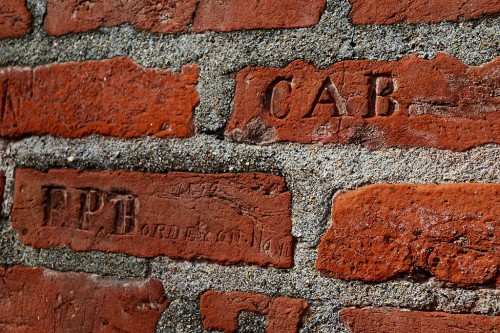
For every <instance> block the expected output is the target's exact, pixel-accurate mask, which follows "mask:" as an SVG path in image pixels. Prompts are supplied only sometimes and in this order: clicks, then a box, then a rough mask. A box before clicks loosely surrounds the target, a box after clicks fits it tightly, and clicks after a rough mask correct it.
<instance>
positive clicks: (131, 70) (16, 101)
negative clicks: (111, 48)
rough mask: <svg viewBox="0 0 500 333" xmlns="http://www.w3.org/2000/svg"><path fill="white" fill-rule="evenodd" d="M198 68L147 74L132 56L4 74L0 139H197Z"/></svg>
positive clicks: (1, 76) (8, 70)
mask: <svg viewBox="0 0 500 333" xmlns="http://www.w3.org/2000/svg"><path fill="white" fill-rule="evenodd" d="M197 82H198V66H196V65H186V66H184V67H183V68H182V70H181V72H178V73H177V72H172V71H169V70H163V69H147V68H144V67H141V66H138V65H136V64H135V63H134V62H133V61H132V60H130V59H128V58H114V59H110V60H101V61H85V62H70V63H63V64H51V65H48V66H41V67H36V68H33V69H32V68H29V69H24V68H17V67H13V68H4V69H1V70H0V97H1V99H0V110H2V120H1V122H0V135H2V136H4V137H19V136H24V135H31V134H34V135H43V134H51V135H55V136H63V137H68V138H78V137H83V136H86V135H90V134H100V135H106V136H115V137H124V138H131V137H141V136H146V135H155V136H157V137H162V138H165V137H187V136H190V135H192V134H193V131H194V129H193V112H194V108H195V107H196V106H197V105H198V102H199V96H198V93H197V91H196V89H195V85H196V84H197Z"/></svg>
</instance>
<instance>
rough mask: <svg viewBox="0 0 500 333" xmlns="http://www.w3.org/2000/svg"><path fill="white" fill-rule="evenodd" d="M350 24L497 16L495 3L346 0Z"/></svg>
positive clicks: (477, 0)
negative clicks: (349, 10) (347, 0)
mask: <svg viewBox="0 0 500 333" xmlns="http://www.w3.org/2000/svg"><path fill="white" fill-rule="evenodd" d="M349 1H350V3H351V4H352V10H351V12H350V15H349V16H350V17H351V19H352V22H353V23H354V24H392V23H396V22H402V21H407V22H408V23H419V22H430V23H435V22H441V21H458V20H460V19H463V20H471V19H478V18H481V17H483V16H487V15H498V14H500V1H498V0H493V1H490V0H474V1H469V0H454V1H448V0H433V1H431V2H429V1H427V0H349Z"/></svg>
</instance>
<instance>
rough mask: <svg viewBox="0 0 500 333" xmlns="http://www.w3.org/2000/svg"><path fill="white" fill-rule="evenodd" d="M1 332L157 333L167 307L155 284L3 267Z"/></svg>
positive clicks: (36, 269)
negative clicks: (160, 319)
mask: <svg viewBox="0 0 500 333" xmlns="http://www.w3.org/2000/svg"><path fill="white" fill-rule="evenodd" d="M0 296H1V297H0V299H1V300H2V301H0V313H1V314H2V319H1V320H0V331H1V332H8V333H28V332H118V331H119V332H137V333H139V332H140V333H143V332H144V333H146V332H155V330H156V325H157V322H158V319H159V317H160V315H161V314H162V312H163V311H164V310H165V309H166V308H167V306H168V301H167V300H166V299H165V294H164V290H163V286H162V284H161V283H160V282H159V281H156V280H131V279H116V278H104V277H99V276H97V275H91V274H83V273H60V272H56V271H51V270H48V269H41V268H26V267H12V268H1V267H0Z"/></svg>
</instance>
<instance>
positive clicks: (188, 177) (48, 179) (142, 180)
mask: <svg viewBox="0 0 500 333" xmlns="http://www.w3.org/2000/svg"><path fill="white" fill-rule="evenodd" d="M290 209H291V197H290V193H289V192H288V191H287V189H286V185H285V182H284V180H283V179H282V178H280V177H278V176H274V175H267V174H261V173H245V174H220V175H205V174H192V173H184V172H172V173H169V174H166V175H161V174H151V173H140V172H125V171H102V172H90V171H89V172H85V171H83V172H79V171H77V170H51V171H49V172H48V173H42V172H38V171H34V170H25V169H20V170H17V172H16V184H15V193H14V207H13V212H12V216H13V220H12V223H13V225H14V227H15V228H16V229H17V230H18V231H19V235H20V237H21V241H22V242H23V243H25V244H28V245H31V246H34V247H37V248H55V247H61V246H65V245H67V246H69V247H70V248H71V249H73V250H75V251H92V250H98V251H104V252H120V253H127V254H131V255H135V256H140V257H154V256H158V255H167V256H169V257H172V258H177V259H187V260H192V259H208V260H211V261H215V262H218V263H221V264H226V265H228V264H236V263H240V262H243V263H246V264H256V265H260V266H267V265H273V266H276V267H280V268H289V267H291V266H292V264H293V238H292V235H291V221H290Z"/></svg>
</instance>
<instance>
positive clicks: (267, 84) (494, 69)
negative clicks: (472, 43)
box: [226, 53, 500, 151]
mask: <svg viewBox="0 0 500 333" xmlns="http://www.w3.org/2000/svg"><path fill="white" fill-rule="evenodd" d="M499 85H500V58H497V59H496V60H494V61H492V62H490V63H488V64H485V65H483V66H481V67H469V66H467V65H465V64H463V63H462V62H460V61H459V60H457V59H455V58H453V57H451V56H449V55H446V54H444V53H438V54H437V55H436V58H435V59H433V60H424V59H421V58H419V57H418V56H417V55H412V56H409V57H405V58H403V59H402V60H400V61H397V62H383V61H368V60H348V61H343V62H339V63H336V64H334V65H333V66H331V67H330V68H328V69H325V70H317V69H315V68H314V67H313V66H312V65H310V64H308V63H306V62H305V61H302V60H297V61H294V62H293V63H291V64H290V65H289V66H288V67H286V68H266V67H249V68H246V69H244V70H242V71H240V72H239V73H238V74H237V77H236V95H235V98H234V112H233V115H232V116H231V119H230V121H229V123H228V126H227V129H226V135H227V136H228V137H229V138H231V139H232V140H235V141H243V142H249V143H260V144H266V143H271V142H280V141H291V142H300V143H313V142H325V143H359V144H363V145H365V146H367V147H368V148H371V149H375V148H379V147H382V146H385V147H394V146H400V147H404V146H422V147H436V148H443V149H452V150H457V151H463V150H466V149H468V148H471V147H475V146H479V145H482V144H486V143H497V144H498V143H500V108H499V106H500V100H499V98H498V94H497V93H496V90H497V87H498V86H499Z"/></svg>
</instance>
